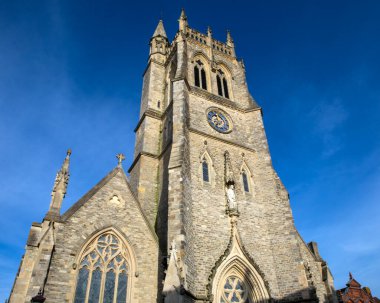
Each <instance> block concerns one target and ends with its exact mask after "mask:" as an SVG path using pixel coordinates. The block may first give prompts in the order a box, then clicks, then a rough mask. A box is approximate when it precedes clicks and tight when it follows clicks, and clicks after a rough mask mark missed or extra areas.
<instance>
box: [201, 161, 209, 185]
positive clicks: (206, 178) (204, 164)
mask: <svg viewBox="0 0 380 303" xmlns="http://www.w3.org/2000/svg"><path fill="white" fill-rule="evenodd" d="M202 173H203V181H205V182H209V181H210V178H209V174H208V164H207V161H206V160H203V162H202Z"/></svg>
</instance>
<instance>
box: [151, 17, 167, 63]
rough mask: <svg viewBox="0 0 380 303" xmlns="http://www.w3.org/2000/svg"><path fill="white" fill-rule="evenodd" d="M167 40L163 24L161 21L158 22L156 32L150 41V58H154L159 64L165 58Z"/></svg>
mask: <svg viewBox="0 0 380 303" xmlns="http://www.w3.org/2000/svg"><path fill="white" fill-rule="evenodd" d="M168 47H169V40H168V37H167V36H166V32H165V28H164V23H163V22H162V20H160V21H159V22H158V25H157V27H156V30H155V31H154V33H153V36H152V38H151V39H150V53H149V56H150V57H154V58H155V59H157V60H158V61H160V62H163V61H164V60H165V56H166V54H167V52H168Z"/></svg>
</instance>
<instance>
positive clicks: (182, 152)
mask: <svg viewBox="0 0 380 303" xmlns="http://www.w3.org/2000/svg"><path fill="white" fill-rule="evenodd" d="M135 132H136V143H135V154H134V161H133V163H132V164H131V166H130V168H129V170H128V172H129V174H130V176H129V177H127V176H126V174H125V172H124V170H123V168H122V166H121V161H122V160H123V156H122V155H118V158H119V164H118V166H117V167H116V168H114V169H113V170H112V171H111V172H110V173H109V174H108V175H107V176H106V177H105V178H104V179H102V180H101V181H100V182H99V183H98V184H97V185H96V186H95V187H93V188H92V189H91V190H90V191H89V192H88V193H87V194H85V195H84V196H83V197H82V198H81V199H80V200H79V201H78V202H76V203H75V204H74V205H73V206H72V207H71V208H70V209H69V210H68V211H67V212H66V213H64V214H61V213H60V208H61V204H62V200H63V198H64V196H65V192H66V188H67V184H68V181H69V161H70V154H71V152H70V151H68V153H67V156H66V159H65V161H64V163H63V165H62V168H61V169H60V170H59V172H58V174H57V177H56V180H55V184H54V188H53V192H52V200H51V204H50V209H49V211H48V212H47V214H46V216H45V218H44V219H43V221H42V223H33V224H32V227H31V230H30V233H29V237H28V240H27V246H26V252H25V255H24V257H23V259H22V261H21V265H20V269H19V272H18V274H17V277H16V280H15V283H14V286H13V289H12V293H11V295H10V303H24V302H30V301H31V299H32V298H33V297H34V299H33V300H35V301H36V300H40V299H43V298H46V301H45V302H48V303H50V302H51V303H61V302H62V303H64V302H69V303H81V302H86V303H87V302H89V303H95V302H96V303H98V302H104V303H106V302H107V303H110V302H113V303H121V302H124V303H126V302H130V303H132V302H133V303H155V302H166V303H171V302H173V303H174V302H208V303H233V302H236V303H259V302H260V303H261V302H262V303H264V302H318V301H319V302H335V300H336V299H335V295H334V289H333V281H332V276H331V274H330V271H329V269H328V267H327V264H326V262H325V261H324V260H323V259H322V258H321V257H320V255H319V253H318V249H317V245H316V243H313V242H312V243H309V244H306V243H305V242H304V241H303V239H302V238H301V236H300V235H299V233H298V232H297V230H296V228H295V226H294V222H293V216H292V212H291V209H290V206H289V196H288V193H287V191H286V189H285V187H284V185H283V184H282V183H281V181H280V179H279V177H278V176H277V174H276V172H275V170H274V168H273V166H272V162H271V157H270V153H269V149H268V143H267V139H266V135H265V131H264V125H263V120H262V112H261V108H260V107H259V105H258V104H257V103H256V102H255V100H254V99H253V98H252V96H251V95H250V93H249V90H248V87H247V83H246V78H245V68H244V64H243V61H239V60H238V59H237V58H236V55H235V45H234V41H233V39H232V37H231V35H230V33H227V40H226V42H225V43H224V42H220V41H217V40H215V39H214V38H213V36H212V31H211V29H210V28H209V29H208V30H207V33H206V34H202V33H200V32H198V31H197V30H194V29H192V28H190V27H189V25H188V21H187V17H186V15H185V12H184V11H182V13H181V16H180V19H179V30H178V32H177V34H176V36H175V37H174V40H173V41H172V42H171V43H170V41H169V40H168V38H167V36H166V33H165V29H164V26H163V23H162V21H160V22H159V23H158V26H157V28H156V30H155V32H154V34H153V37H152V38H151V39H150V53H149V60H148V64H147V67H146V70H145V72H144V79H143V90H142V97H141V113H140V119H139V122H138V124H137V126H136V129H135ZM38 293H40V294H39V296H37V294H38ZM35 296H37V297H35Z"/></svg>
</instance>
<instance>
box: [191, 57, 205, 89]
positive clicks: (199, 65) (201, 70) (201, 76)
mask: <svg viewBox="0 0 380 303" xmlns="http://www.w3.org/2000/svg"><path fill="white" fill-rule="evenodd" d="M194 85H195V86H197V87H200V88H203V89H205V90H207V79H206V71H205V66H204V64H203V62H202V61H201V60H197V61H195V65H194Z"/></svg>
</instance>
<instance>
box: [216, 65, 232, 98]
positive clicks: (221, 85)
mask: <svg viewBox="0 0 380 303" xmlns="http://www.w3.org/2000/svg"><path fill="white" fill-rule="evenodd" d="M216 84H217V86H218V95H219V96H222V97H224V98H227V99H229V98H230V95H229V93H228V84H227V79H226V75H225V74H224V72H223V71H222V70H221V69H219V70H218V71H217V73H216Z"/></svg>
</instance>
